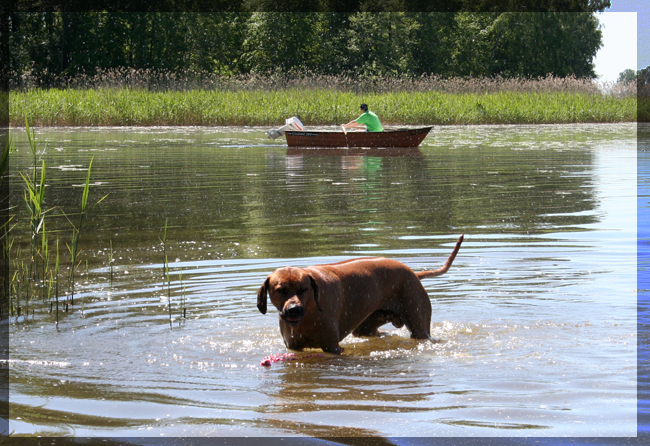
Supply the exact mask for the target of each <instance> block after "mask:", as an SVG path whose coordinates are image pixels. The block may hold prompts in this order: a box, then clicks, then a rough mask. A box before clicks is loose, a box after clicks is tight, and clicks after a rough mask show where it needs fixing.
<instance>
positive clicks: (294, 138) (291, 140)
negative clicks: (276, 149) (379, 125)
mask: <svg viewBox="0 0 650 446" xmlns="http://www.w3.org/2000/svg"><path fill="white" fill-rule="evenodd" d="M432 128H433V127H420V128H416V129H399V130H386V131H384V132H348V133H347V135H346V134H345V133H343V132H342V131H331V130H323V131H300V132H298V131H288V132H285V136H286V137H287V145H289V147H417V146H419V145H420V143H421V142H422V141H423V140H424V138H426V136H427V135H428V134H429V131H431V129H432Z"/></svg>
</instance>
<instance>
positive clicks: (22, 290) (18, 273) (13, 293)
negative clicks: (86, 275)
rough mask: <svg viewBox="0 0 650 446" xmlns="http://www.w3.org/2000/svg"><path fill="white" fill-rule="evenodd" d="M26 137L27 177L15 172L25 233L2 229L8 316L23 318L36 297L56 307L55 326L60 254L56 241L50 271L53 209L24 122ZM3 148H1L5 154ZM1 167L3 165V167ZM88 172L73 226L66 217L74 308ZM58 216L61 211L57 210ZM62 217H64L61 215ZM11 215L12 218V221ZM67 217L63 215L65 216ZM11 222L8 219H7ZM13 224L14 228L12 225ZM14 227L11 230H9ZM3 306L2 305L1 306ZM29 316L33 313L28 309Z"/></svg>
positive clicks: (43, 169)
mask: <svg viewBox="0 0 650 446" xmlns="http://www.w3.org/2000/svg"><path fill="white" fill-rule="evenodd" d="M25 128H26V131H27V136H28V143H29V149H30V152H31V155H32V166H31V174H30V173H23V172H19V173H18V174H19V175H20V177H21V178H22V180H23V186H24V202H25V208H26V211H27V216H28V218H27V226H28V228H27V230H26V231H16V234H9V232H8V231H9V230H8V229H7V223H5V224H4V227H3V228H2V229H3V231H4V232H3V234H2V237H3V239H4V240H3V242H4V243H3V254H2V255H3V256H4V257H5V260H8V259H11V261H10V262H7V264H8V265H9V267H10V268H11V269H12V270H13V273H12V274H11V276H10V279H9V281H8V296H9V299H8V302H7V304H8V306H9V315H10V316H14V315H15V316H17V317H21V316H24V317H25V318H26V317H27V316H28V314H29V308H30V304H31V302H32V301H33V300H34V299H37V298H39V296H40V298H41V299H42V300H43V302H44V303H47V302H49V303H50V312H54V311H55V310H54V304H56V324H57V325H58V323H59V275H60V272H59V267H60V258H61V256H60V251H59V240H58V239H57V241H56V260H55V265H54V268H52V265H51V260H50V248H49V239H48V237H49V236H48V232H47V230H46V227H47V224H46V222H47V221H48V218H49V217H47V215H48V213H50V211H53V210H55V209H56V207H52V208H49V209H46V207H45V202H46V195H45V191H46V182H45V180H46V164H45V161H44V160H42V159H41V157H42V155H43V152H40V153H39V151H38V150H37V144H36V138H35V136H34V132H33V130H32V129H31V127H30V125H29V123H28V122H26V124H25ZM6 150H7V149H5V151H6ZM2 166H4V163H3V165H2ZM2 166H0V167H2ZM39 167H40V173H39ZM91 171H92V160H91V161H90V164H89V166H88V172H87V175H86V184H85V186H84V189H83V192H82V196H81V211H80V212H79V214H77V216H78V223H77V225H75V224H73V223H72V221H70V219H69V218H68V220H69V221H70V223H71V226H72V235H71V241H70V243H66V245H67V246H68V252H69V254H70V267H69V273H68V292H69V294H68V297H69V300H70V304H72V305H74V293H75V273H76V270H77V268H78V266H79V265H80V263H81V261H80V260H79V255H80V252H81V250H80V248H79V239H80V236H81V234H82V228H83V221H84V218H85V216H86V212H87V211H88V197H89V188H90V175H91ZM104 198H106V196H104V197H103V198H102V199H100V200H99V201H98V202H97V203H99V202H101V201H102V200H103V199H104ZM59 211H60V212H61V213H63V211H61V210H59ZM63 215H65V214H63ZM13 217H14V216H12V218H13ZM66 217H67V216H66ZM9 221H11V219H10V220H9ZM15 225H18V223H16V224H15ZM15 225H14V226H13V227H12V228H11V229H13V228H14V227H15ZM22 234H27V236H28V237H29V243H28V245H29V252H28V253H25V252H24V251H23V250H22V248H21V245H22V243H15V241H16V240H17V238H18V237H20V236H21V235H22ZM3 304H4V303H3ZM65 308H66V312H67V311H68V299H66V302H65ZM32 313H33V310H32Z"/></svg>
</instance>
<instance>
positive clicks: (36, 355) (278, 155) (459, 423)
mask: <svg viewBox="0 0 650 446" xmlns="http://www.w3.org/2000/svg"><path fill="white" fill-rule="evenodd" d="M264 130H266V129H257V128H221V129H204V128H153V129H152V128H146V129H145V128H142V129H133V128H129V129H115V128H98V129H90V128H83V129H76V128H74V129H39V130H38V131H37V139H38V142H39V147H40V148H41V149H42V148H44V149H45V153H44V155H43V159H44V160H45V162H46V166H47V167H46V175H47V181H46V182H47V189H46V190H47V192H46V202H47V205H48V208H53V210H52V211H51V213H50V217H49V218H50V220H48V223H47V224H48V226H47V227H48V230H49V231H51V243H55V242H54V240H55V239H56V238H59V239H60V243H61V245H62V246H64V243H65V242H66V241H69V233H70V225H69V223H68V222H67V219H66V218H65V217H64V213H66V214H72V213H74V212H75V211H76V209H77V208H78V206H79V201H80V199H81V187H80V186H81V185H82V184H83V183H84V181H85V175H86V172H85V168H86V167H87V165H88V163H89V162H90V159H91V158H93V157H94V160H93V172H92V178H91V184H92V188H91V193H90V202H91V203H94V202H96V201H97V200H99V199H100V198H101V197H103V196H105V195H107V194H108V196H107V197H106V198H105V199H104V200H103V201H101V202H100V203H99V204H97V205H94V206H93V207H92V208H91V210H90V212H89V215H88V218H87V220H86V222H85V226H84V233H83V234H82V239H81V244H82V246H81V248H82V250H83V262H82V265H81V266H80V270H79V277H78V284H77V294H76V296H75V300H74V305H73V306H71V307H70V308H69V311H68V312H64V311H63V309H62V310H61V311H60V313H59V324H58V326H57V325H56V324H55V320H56V315H55V313H54V312H49V309H50V303H49V302H47V301H46V302H43V301H42V300H40V299H35V300H32V301H31V302H29V303H27V304H26V306H27V308H28V309H29V310H28V311H29V316H28V317H25V316H24V314H23V316H21V317H18V318H17V317H13V318H12V319H11V320H10V321H9V324H10V328H9V329H10V335H11V351H10V353H11V356H10V362H9V365H10V374H11V375H10V431H11V433H12V434H13V435H47V436H58V435H77V436H131V437H133V436H137V437H140V436H155V437H159V436H167V437H172V436H194V437H196V436H279V435H281V436H295V435H305V436H339V437H340V436H358V435H361V436H382V437H386V436H391V437H405V436H428V437H432V436H481V437H486V436H549V437H557V436H564V435H568V436H634V435H636V334H637V331H636V299H637V294H636V288H637V285H636V156H637V153H636V139H635V138H636V127H635V126H633V125H620V124H618V125H571V126H502V127H500V126H497V127H493V126H490V127H485V126H479V127H441V128H436V129H434V132H433V133H431V134H430V135H429V136H428V137H427V139H426V140H425V141H424V143H423V145H422V146H421V147H420V148H419V149H417V150H413V151H409V152H407V153H404V151H400V152H392V151H390V150H373V151H355V152H350V151H345V150H341V151H335V152H332V153H324V152H322V151H317V150H309V149H306V150H291V151H288V150H287V148H286V147H285V146H284V145H283V141H282V140H278V141H272V142H270V141H269V140H267V139H265V136H264V133H263V131H264ZM14 136H15V138H16V145H17V148H18V151H17V153H15V154H14V156H13V157H12V173H13V175H12V194H13V195H12V201H13V203H14V204H16V205H17V206H19V208H18V209H19V212H20V214H19V217H20V218H21V219H22V220H21V221H24V218H25V216H24V215H23V208H24V205H23V204H22V202H21V200H22V193H23V192H22V184H21V181H22V180H21V179H20V177H18V175H17V172H29V171H30V170H29V169H30V167H29V166H30V161H31V160H30V157H29V156H28V150H27V144H26V139H25V135H24V132H23V133H21V132H20V131H17V132H16V133H15V135H14ZM165 222H167V227H168V229H167V233H166V244H165V248H164V250H163V246H162V243H161V239H162V238H164V227H165ZM24 227H25V226H24V223H21V225H19V226H18V227H17V228H16V229H15V231H16V232H15V235H16V238H17V241H16V245H20V244H21V243H23V245H24V241H23V242H21V241H20V239H19V237H18V235H19V234H21V233H23V232H24V231H23V228H24ZM461 233H464V234H465V237H466V238H465V242H464V244H463V247H462V248H461V251H460V253H459V255H458V257H457V259H456V261H455V263H454V266H453V268H452V270H451V271H450V272H449V273H447V274H446V275H444V276H441V277H438V278H433V279H426V280H425V281H424V285H425V288H426V289H427V291H428V292H429V295H430V297H431V302H432V305H433V320H432V327H431V330H432V334H433V335H434V336H435V337H438V338H442V339H443V340H445V342H443V343H440V344H431V343H429V342H419V341H412V340H410V339H409V338H408V331H407V330H406V329H405V328H402V329H396V328H394V327H393V326H392V325H386V326H384V327H383V328H382V329H383V330H384V331H385V334H384V336H382V337H381V338H375V339H369V338H352V337H348V338H346V339H345V340H344V341H343V342H342V346H343V347H344V348H345V352H344V354H343V355H342V356H341V357H336V356H332V355H320V354H319V353H320V351H317V350H314V351H311V352H308V353H312V354H316V355H315V356H313V355H312V356H309V357H304V358H302V359H298V360H296V361H291V362H279V363H275V364H273V365H272V366H271V367H268V368H265V367H262V366H260V361H261V360H262V359H263V358H264V357H265V356H266V355H270V354H273V353H283V352H286V351H287V350H286V349H285V347H284V344H283V342H282V340H281V338H280V334H279V330H278V321H277V312H276V311H275V310H274V309H271V311H269V313H268V314H266V315H262V314H260V313H259V312H258V311H257V308H256V293H257V290H258V288H259V287H260V286H261V284H262V282H263V281H264V279H265V278H266V276H267V275H268V274H269V273H270V272H271V271H272V270H273V269H274V268H277V267H280V266H285V265H294V266H307V265H311V264H316V263H324V262H333V261H339V260H343V259H348V258H353V257H356V256H367V255H381V256H387V257H392V258H397V259H399V260H401V261H402V262H404V263H406V264H407V265H409V266H411V267H412V268H413V269H415V270H421V269H429V268H437V267H439V266H440V265H441V264H442V263H443V262H444V260H445V258H446V257H447V255H448V254H449V252H450V251H451V249H452V248H453V245H454V243H455V240H456V238H457V237H458V235H460V234H461ZM22 240H24V237H23V239H22ZM111 243H112V246H113V259H114V263H113V272H112V280H111V271H110V268H109V255H110V245H111ZM64 249H65V248H62V250H64ZM62 254H63V253H62ZM164 254H166V255H167V257H168V259H169V262H170V268H169V270H170V271H169V278H170V280H171V284H170V285H166V284H165V283H164V282H163V277H164V275H163V266H164ZM62 292H63V291H62ZM170 297H171V315H170V306H169V300H170ZM183 302H184V303H185V304H184V306H185V317H183V313H182V307H183ZM23 305H25V304H24V303H23Z"/></svg>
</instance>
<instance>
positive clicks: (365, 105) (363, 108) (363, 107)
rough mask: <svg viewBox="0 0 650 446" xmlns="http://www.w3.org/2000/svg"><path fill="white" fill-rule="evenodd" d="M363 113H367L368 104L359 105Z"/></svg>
mask: <svg viewBox="0 0 650 446" xmlns="http://www.w3.org/2000/svg"><path fill="white" fill-rule="evenodd" d="M359 108H360V109H361V110H363V111H368V104H361V107H359Z"/></svg>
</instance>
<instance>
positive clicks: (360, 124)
mask: <svg viewBox="0 0 650 446" xmlns="http://www.w3.org/2000/svg"><path fill="white" fill-rule="evenodd" d="M360 108H361V112H362V113H361V116H359V117H358V118H357V119H355V120H352V121H350V122H348V123H347V124H343V127H345V128H346V129H352V128H356V129H366V130H367V131H368V132H383V131H384V128H383V127H382V126H381V122H379V118H378V117H377V115H376V114H374V113H373V112H371V111H370V110H368V104H361V107H360Z"/></svg>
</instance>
